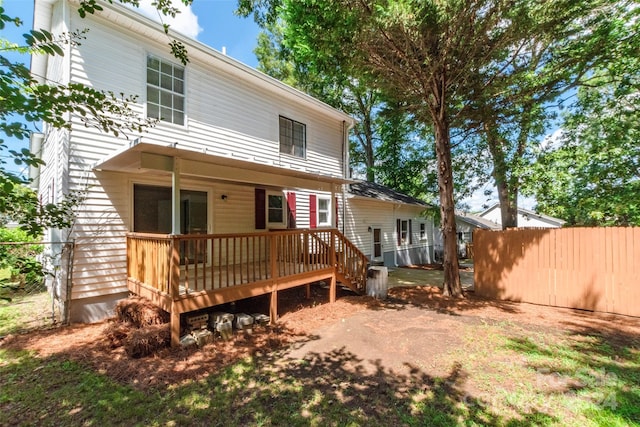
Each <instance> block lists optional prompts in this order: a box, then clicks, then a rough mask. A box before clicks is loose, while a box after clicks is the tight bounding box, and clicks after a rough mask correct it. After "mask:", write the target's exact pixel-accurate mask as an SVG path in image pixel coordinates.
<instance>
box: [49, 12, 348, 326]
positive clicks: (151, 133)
mask: <svg viewBox="0 0 640 427" xmlns="http://www.w3.org/2000/svg"><path fill="white" fill-rule="evenodd" d="M57 5H61V3H57ZM67 6H68V5H65V6H64V9H65V10H66V11H67V13H68V15H67V17H66V18H68V19H69V20H70V21H67V22H62V23H60V25H58V24H57V23H55V22H54V28H61V29H67V28H88V29H89V30H90V31H89V33H88V34H87V38H86V40H83V41H82V43H81V44H80V45H76V46H72V47H69V50H70V52H69V55H65V56H64V57H59V58H58V57H57V58H53V59H51V60H50V62H49V68H50V69H49V71H48V72H49V73H50V75H48V76H47V77H52V76H55V77H56V78H57V77H60V78H61V79H62V80H69V81H71V82H73V83H83V84H87V85H88V86H91V87H94V88H96V89H98V90H104V91H112V92H114V93H116V94H120V93H123V94H125V95H137V96H138V99H137V101H136V102H133V103H131V104H130V107H131V108H132V110H133V112H134V113H136V114H138V115H139V116H140V117H142V118H144V117H145V115H146V108H147V104H146V103H147V99H146V98H147V68H146V62H147V55H148V54H152V55H154V56H158V57H161V56H168V54H166V52H167V45H166V41H167V39H166V36H165V34H164V33H163V32H162V30H161V27H160V26H159V25H158V28H156V29H153V28H151V27H149V26H147V25H145V24H144V23H142V22H143V21H144V18H140V19H139V20H138V19H130V18H128V17H127V16H126V15H125V14H123V15H122V16H118V17H117V19H114V20H107V19H104V18H102V17H101V16H100V15H101V14H100V13H97V14H95V15H88V16H87V17H86V18H84V19H81V18H79V17H78V15H77V11H76V8H74V7H67ZM56 7H58V6H56ZM112 7H116V6H111V5H108V4H105V10H109V9H110V8H112ZM118 7H119V6H118ZM62 9H63V8H62V7H60V10H62ZM132 13H133V12H132ZM60 15H62V13H61V12H60ZM56 19H63V18H62V17H58V18H56ZM189 53H190V63H189V65H188V66H187V67H186V68H185V69H184V76H183V77H184V82H185V85H184V99H185V104H184V106H183V107H184V108H183V110H184V114H185V115H184V126H176V125H175V124H173V123H166V122H160V123H158V124H157V125H156V126H155V127H153V128H150V129H148V131H147V132H144V133H142V134H140V133H137V132H129V131H126V132H124V133H121V134H120V135H119V136H118V137H115V136H113V135H111V134H107V133H104V132H102V131H100V130H99V129H96V128H93V127H86V126H85V125H84V123H82V122H81V121H80V120H79V118H78V117H76V116H71V125H72V129H71V130H70V131H66V130H65V131H59V132H53V133H50V134H49V136H48V138H47V140H46V141H45V144H44V145H43V147H44V148H43V149H44V150H45V151H44V153H45V154H44V155H45V157H46V160H47V165H46V166H44V167H43V168H42V169H41V171H42V175H41V187H45V186H47V185H53V186H54V189H53V192H55V197H57V198H58V200H59V198H60V197H61V196H62V194H63V193H65V192H67V191H68V190H84V191H86V198H85V200H84V201H83V203H82V205H81V206H80V208H79V209H78V210H77V220H76V223H75V225H74V227H73V229H72V230H71V233H70V235H69V236H68V238H69V239H70V240H71V239H75V241H76V247H75V251H74V263H73V271H72V274H69V275H68V277H71V278H72V283H71V292H72V299H73V300H76V301H77V300H85V301H87V300H88V299H89V298H92V297H96V298H99V297H105V296H109V295H113V296H116V295H126V294H127V292H128V290H127V286H126V279H127V277H126V263H127V259H126V238H125V235H126V233H127V232H128V231H132V229H133V228H132V226H133V217H132V201H133V195H132V190H133V184H134V183H136V182H142V183H145V184H148V185H158V186H170V185H171V179H170V176H169V174H158V175H155V174H146V173H140V174H126V173H118V172H111V171H107V170H104V171H100V170H96V169H94V165H95V164H96V163H97V162H99V161H100V160H102V159H105V158H106V157H108V156H111V155H113V154H114V153H117V152H118V151H121V150H123V149H125V148H127V147H129V146H130V145H131V144H132V141H134V140H136V139H137V138H141V141H142V142H145V143H151V144H158V145H163V146H168V145H172V144H176V143H177V144H178V148H180V149H184V150H191V151H197V152H198V153H202V152H206V153H207V154H211V155H215V156H221V157H226V158H233V159H239V160H244V161H246V162H249V163H248V165H251V164H257V165H260V166H264V165H267V166H270V167H278V168H281V169H282V170H293V171H296V172H307V173H313V174H318V173H322V174H327V175H333V176H342V173H343V164H342V149H343V146H342V143H343V136H344V135H343V131H344V128H343V126H344V124H343V120H344V117H343V116H340V115H338V114H336V113H332V112H331V111H329V110H328V109H324V107H322V108H321V107H319V106H318V105H317V104H314V103H312V102H310V101H309V100H308V98H306V97H305V96H304V95H303V94H294V93H292V92H286V93H284V92H285V91H284V89H282V88H281V87H279V86H278V85H275V84H271V83H269V82H270V79H263V80H260V79H258V78H257V77H255V76H254V75H249V73H247V72H246V71H244V70H243V69H242V67H241V66H239V65H237V66H236V65H233V64H229V63H226V62H225V61H224V60H221V59H220V58H216V57H212V56H211V55H209V54H208V53H207V50H206V49H204V48H202V49H193V50H191V51H190V52H189ZM165 54H166V55H165ZM265 81H266V83H265ZM172 107H173V104H172ZM172 114H173V113H172ZM281 115H282V116H286V117H295V118H296V120H299V122H300V123H304V125H305V128H306V132H305V134H306V136H305V139H306V141H305V144H306V146H305V156H306V158H299V157H295V156H286V155H283V154H282V153H280V145H279V117H280V116H281ZM251 172H252V171H251V167H248V168H247V170H246V171H244V170H241V169H238V180H239V181H242V179H243V178H245V177H246V175H250V174H251ZM274 176H278V177H280V176H281V175H279V174H274ZM181 186H182V187H183V188H194V189H196V190H200V189H202V191H207V192H208V194H209V196H208V197H209V200H210V202H211V212H210V213H209V214H208V215H209V224H210V230H208V231H209V232H211V233H248V232H253V231H255V218H254V207H255V206H254V201H255V196H254V187H253V186H252V185H251V184H250V183H247V182H246V181H244V182H243V183H242V185H237V184H233V183H230V182H228V181H213V180H211V181H203V180H198V179H196V178H192V177H187V176H183V177H182V180H181ZM203 187H204V188H203ZM296 188H298V187H296ZM284 191H287V189H284ZM310 192H313V193H314V194H315V190H314V191H311V190H310ZM222 195H225V196H227V197H226V198H224V199H223V198H222ZM297 205H298V209H297V219H298V227H304V226H305V224H306V225H307V226H308V224H309V218H308V215H309V213H308V195H307V193H305V197H302V196H301V197H298V199H297ZM63 237H64V238H65V239H66V238H67V236H66V234H65V235H64V236H63ZM65 277H66V276H65ZM63 285H64V288H65V289H66V286H67V285H68V284H67V283H66V282H65V283H64V284H63ZM76 301H74V302H73V303H72V304H75V303H76ZM77 304H79V305H82V304H84V302H82V301H80V302H77ZM72 320H74V321H75V320H82V319H81V318H74V319H72Z"/></svg>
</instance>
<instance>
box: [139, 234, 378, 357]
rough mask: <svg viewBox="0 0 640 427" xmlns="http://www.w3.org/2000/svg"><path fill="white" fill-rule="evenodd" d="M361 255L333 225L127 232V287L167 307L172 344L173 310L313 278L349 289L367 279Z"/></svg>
mask: <svg viewBox="0 0 640 427" xmlns="http://www.w3.org/2000/svg"><path fill="white" fill-rule="evenodd" d="M366 270H367V258H366V257H365V256H364V254H362V253H361V252H360V251H359V250H358V249H357V248H356V247H355V246H354V245H353V244H352V243H351V242H350V241H349V240H347V239H346V238H345V237H344V236H343V235H342V234H341V233H340V232H339V231H338V230H336V229H326V230H282V231H271V232H263V233H245V234H221V235H202V234H198V235H155V234H142V233H130V234H128V235H127V287H128V288H129V290H130V291H131V292H133V293H135V294H137V295H140V296H144V297H146V298H148V299H149V300H151V301H152V302H154V303H155V304H156V305H158V306H159V307H161V308H162V309H163V310H165V311H167V312H169V313H170V314H171V344H172V345H177V344H178V343H179V340H180V315H181V314H182V313H186V312H190V311H194V310H200V309H206V308H209V307H213V306H216V305H219V304H224V303H227V302H232V301H237V300H241V299H245V298H250V297H254V296H259V295H265V294H270V296H271V299H270V301H271V303H270V317H271V322H275V321H276V319H277V313H278V306H277V301H278V291H280V290H285V289H288V288H292V287H295V286H303V285H306V286H307V289H309V285H310V284H311V283H313V282H317V281H325V282H327V283H328V284H329V301H330V302H333V301H335V297H336V285H337V282H340V283H342V284H343V285H345V286H348V287H349V288H351V289H352V290H353V291H355V292H358V293H359V292H363V291H364V290H365V286H366Z"/></svg>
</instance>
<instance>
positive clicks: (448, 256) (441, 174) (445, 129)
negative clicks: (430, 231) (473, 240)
mask: <svg viewBox="0 0 640 427" xmlns="http://www.w3.org/2000/svg"><path fill="white" fill-rule="evenodd" d="M434 126H435V134H436V159H437V161H438V189H439V194H440V217H441V219H440V228H441V230H442V237H443V239H444V260H443V265H442V267H443V270H444V288H443V294H444V295H445V296H451V297H456V298H459V297H464V293H463V292H462V284H461V283H460V268H459V264H458V234H457V232H456V216H455V204H454V202H453V172H452V167H451V142H450V140H449V124H448V123H447V121H446V119H442V118H440V119H439V120H434Z"/></svg>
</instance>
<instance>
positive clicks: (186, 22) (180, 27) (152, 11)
mask: <svg viewBox="0 0 640 427" xmlns="http://www.w3.org/2000/svg"><path fill="white" fill-rule="evenodd" d="M151 1H152V0H142V1H141V2H140V7H138V10H139V11H140V13H142V14H143V15H145V16H147V17H149V18H151V19H153V20H154V21H157V22H160V17H162V22H164V23H165V24H169V25H170V26H171V30H170V31H176V32H178V33H180V34H183V35H185V36H187V37H190V38H192V39H197V38H198V34H200V32H202V27H200V25H198V16H197V15H196V14H195V13H193V10H192V9H191V6H185V5H184V3H182V2H181V1H180V0H173V1H172V2H173V6H174V7H175V8H177V9H178V10H179V11H180V13H178V14H177V15H176V17H175V18H172V17H170V16H164V15H162V14H160V12H158V10H157V9H156V8H155V6H152V5H151Z"/></svg>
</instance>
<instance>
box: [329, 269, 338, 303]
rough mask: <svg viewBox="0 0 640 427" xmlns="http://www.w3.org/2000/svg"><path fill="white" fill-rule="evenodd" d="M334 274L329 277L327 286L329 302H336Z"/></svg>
mask: <svg viewBox="0 0 640 427" xmlns="http://www.w3.org/2000/svg"><path fill="white" fill-rule="evenodd" d="M336 282H337V280H336V273H335V272H334V273H333V274H332V275H331V283H330V284H329V302H336Z"/></svg>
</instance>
